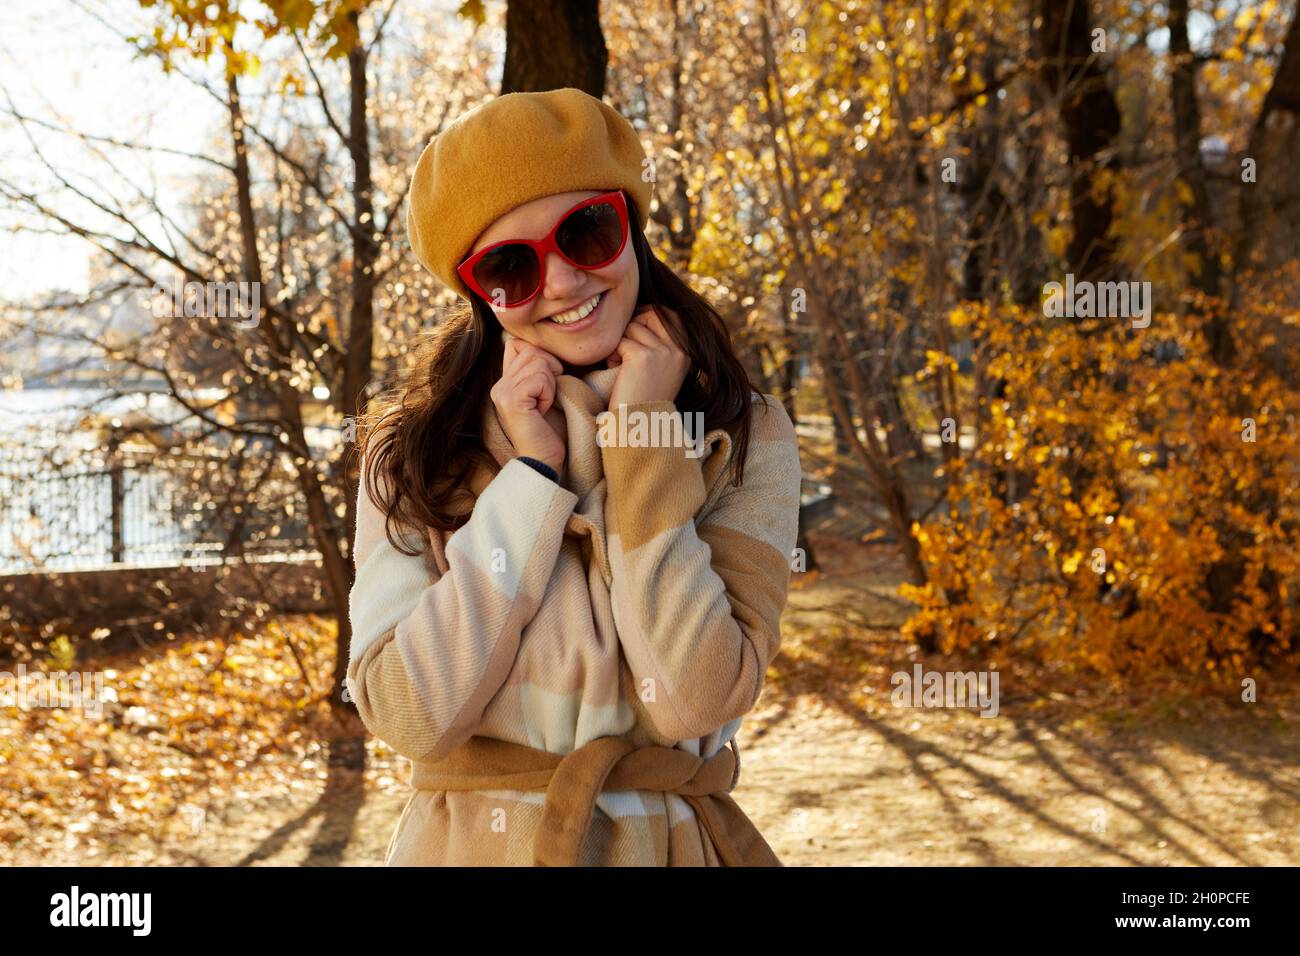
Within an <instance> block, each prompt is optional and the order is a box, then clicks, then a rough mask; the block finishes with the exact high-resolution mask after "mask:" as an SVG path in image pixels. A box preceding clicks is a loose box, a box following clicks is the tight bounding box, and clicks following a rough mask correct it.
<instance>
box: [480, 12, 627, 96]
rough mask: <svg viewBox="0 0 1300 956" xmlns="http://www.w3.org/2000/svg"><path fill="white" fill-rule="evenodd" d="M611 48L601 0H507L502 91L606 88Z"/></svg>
mask: <svg viewBox="0 0 1300 956" xmlns="http://www.w3.org/2000/svg"><path fill="white" fill-rule="evenodd" d="M608 62H609V54H608V52H607V51H606V49H605V34H604V33H602V32H601V29H600V3H599V2H598V0H508V3H507V5H506V62H505V69H504V71H503V73H502V76H501V92H502V93H526V92H536V91H540V90H557V89H561V88H563V87H567V86H573V87H577V88H578V89H580V90H582V91H583V92H585V93H590V94H591V95H592V96H597V97H599V96H603V95H604V93H605V69H606V66H607V64H608Z"/></svg>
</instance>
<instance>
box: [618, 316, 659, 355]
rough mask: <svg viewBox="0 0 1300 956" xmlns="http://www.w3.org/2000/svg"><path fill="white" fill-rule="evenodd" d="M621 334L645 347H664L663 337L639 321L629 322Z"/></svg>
mask: <svg viewBox="0 0 1300 956" xmlns="http://www.w3.org/2000/svg"><path fill="white" fill-rule="evenodd" d="M623 335H624V336H626V337H627V338H629V339H631V340H632V341H634V342H638V343H640V344H641V345H644V346H646V347H647V348H652V349H660V348H663V347H664V341H663V339H661V338H660V337H659V336H658V335H656V334H655V333H654V332H652V331H651V330H650V329H648V328H646V327H645V326H644V325H642V324H641V323H639V322H629V323H628V324H627V329H626V331H624V333H623Z"/></svg>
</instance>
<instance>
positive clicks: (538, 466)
mask: <svg viewBox="0 0 1300 956" xmlns="http://www.w3.org/2000/svg"><path fill="white" fill-rule="evenodd" d="M519 460H520V461H522V462H523V463H524V464H525V465H527V466H528V467H530V468H532V469H533V470H534V471H536V472H538V473H539V474H543V475H545V476H546V477H547V478H549V479H551V481H553V482H555V483H556V484H557V485H558V484H559V483H560V474H559V472H557V471H556V470H555V469H554V468H552V467H551V466H550V465H548V464H546V462H544V461H538V460H537V459H536V458H529V457H528V456H527V455H520V456H519Z"/></svg>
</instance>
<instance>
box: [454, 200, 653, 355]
mask: <svg viewBox="0 0 1300 956" xmlns="http://www.w3.org/2000/svg"><path fill="white" fill-rule="evenodd" d="M603 192H605V190H601V189H588V190H581V191H578V192H568V193H556V194H555V195H552V196H543V197H542V198H541V199H534V200H533V201H532V202H527V203H524V204H523V205H520V206H516V207H515V208H514V209H512V210H510V212H508V213H506V214H505V215H504V216H501V217H500V218H499V219H497V220H496V221H495V222H494V223H492V225H490V226H489V227H488V228H487V229H485V230H484V231H483V232H482V233H480V234H479V237H478V239H477V240H475V242H474V245H473V247H472V248H471V249H470V250H469V252H468V253H467V254H466V255H472V254H473V253H475V252H478V251H479V250H480V249H482V248H484V247H485V246H490V245H492V243H494V242H500V241H502V240H505V239H541V238H542V237H543V236H545V235H546V234H547V233H549V232H550V231H551V229H553V228H554V227H555V224H556V222H557V221H558V220H559V219H560V217H561V216H563V215H564V214H565V213H566V212H567V211H568V210H569V209H571V208H572V207H573V206H574V205H575V204H576V203H579V202H581V201H582V200H584V199H589V198H590V197H592V196H599V195H600V194H601V193H603ZM628 214H629V216H631V215H632V210H631V209H629V210H628ZM544 266H545V279H544V281H543V283H542V288H541V291H540V292H538V294H537V295H536V296H535V297H534V298H533V300H532V301H531V302H525V303H524V304H523V305H521V306H517V307H516V308H512V309H511V308H497V307H496V306H492V311H493V312H494V313H495V314H496V317H497V319H498V320H500V322H501V325H502V326H503V327H504V328H505V329H506V331H508V332H509V333H510V334H511V335H513V336H515V337H516V338H519V339H522V340H523V341H525V342H528V343H530V344H532V345H536V346H537V347H538V348H540V349H543V350H544V351H547V352H550V353H551V354H552V355H554V356H555V357H556V358H558V359H559V360H560V361H561V362H564V363H566V364H568V365H570V366H574V367H582V366H587V365H595V364H597V363H599V362H603V361H604V360H605V359H606V358H607V357H608V356H609V355H611V354H612V353H613V351H614V349H615V348H617V347H618V343H619V342H620V341H621V340H622V338H623V330H624V329H626V328H627V323H628V321H629V320H630V319H631V318H632V311H633V309H634V308H635V307H636V297H637V292H638V289H639V277H638V274H637V264H636V251H635V250H634V249H633V248H632V237H631V236H628V239H627V241H626V242H625V243H624V244H623V251H622V252H621V253H620V254H619V257H618V258H617V259H615V260H614V261H613V262H612V263H610V264H609V265H608V266H605V267H604V268H602V269H592V270H586V269H579V268H578V267H577V266H574V265H572V264H570V263H569V262H567V261H566V260H565V259H564V257H563V256H560V255H557V254H556V253H554V252H550V253H548V254H547V256H546V262H545V263H544ZM593 302H595V304H596V305H595V308H594V309H593V308H592V307H591V306H592V303H593ZM584 313H585V314H584ZM556 318H558V319H559V320H561V321H555V319H556ZM575 318H576V319H577V321H571V320H573V319H575ZM562 322H563V324H562Z"/></svg>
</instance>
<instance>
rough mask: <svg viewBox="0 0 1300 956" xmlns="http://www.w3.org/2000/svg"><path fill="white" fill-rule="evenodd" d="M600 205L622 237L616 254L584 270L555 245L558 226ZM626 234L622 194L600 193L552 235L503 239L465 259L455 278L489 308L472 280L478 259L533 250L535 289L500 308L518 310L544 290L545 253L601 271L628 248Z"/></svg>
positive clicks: (570, 211) (488, 299) (565, 215)
mask: <svg viewBox="0 0 1300 956" xmlns="http://www.w3.org/2000/svg"><path fill="white" fill-rule="evenodd" d="M602 203H608V204H609V205H611V206H613V207H614V209H615V210H616V211H617V212H618V219H619V224H620V226H621V227H622V230H623V235H622V238H620V239H619V242H618V250H617V251H616V252H615V253H614V254H613V255H612V256H610V257H609V258H608V259H606V260H605V261H604V262H598V263H596V264H595V265H591V266H584V265H581V264H580V263H577V262H574V261H573V260H572V259H570V258H569V257H568V256H566V255H565V254H564V252H563V251H562V250H561V249H560V247H559V246H558V245H556V243H555V234H556V233H557V232H558V231H559V229H560V226H562V225H563V224H564V221H565V220H566V219H568V218H569V217H570V216H572V215H573V214H574V213H575V212H577V211H578V210H579V209H586V208H587V207H588V206H598V205H600V204H602ZM628 232H629V227H628V212H627V197H625V196H624V195H623V191H622V190H621V189H615V190H613V191H612V192H607V193H602V194H601V195H599V196H592V197H591V198H589V199H584V200H583V201H582V202H580V203H578V204H577V205H575V206H573V207H572V208H570V209H568V210H566V211H565V212H564V213H563V214H562V215H561V216H560V218H559V219H557V220H556V221H555V225H554V226H552V227H551V231H550V232H548V233H547V234H546V235H545V236H543V237H542V238H541V239H502V240H501V241H500V242H494V243H492V245H490V246H485V247H484V248H482V249H480V250H479V251H478V252H476V253H474V254H473V255H472V256H470V257H469V258H468V259H466V260H465V261H464V262H462V263H461V264H460V265H458V266H457V267H456V274H457V275H459V276H460V277H461V279H462V281H464V283H465V285H467V286H469V287H470V289H472V290H473V291H474V293H475V294H477V295H479V296H480V297H482V298H483V299H484V300H485V301H486V302H488V303H489V304H494V303H493V300H492V296H491V295H489V294H488V292H487V290H486V289H484V288H483V287H482V286H480V285H479V283H478V280H477V279H475V278H474V267H475V266H476V265H478V261H479V260H480V259H482V258H483V257H484V256H486V255H487V254H488V253H489V252H491V251H492V250H493V249H497V248H500V247H501V246H513V245H522V246H528V247H529V248H530V249H532V250H533V252H534V254H536V256H537V261H538V263H539V264H540V265H539V268H538V279H537V288H535V289H534V290H533V291H532V292H531V293H530V294H529V295H528V297H527V298H523V299H520V300H519V301H518V302H507V303H506V304H505V305H504V306H502V308H507V309H517V308H519V306H521V305H527V304H528V303H529V302H531V301H533V299H535V298H537V294H538V293H539V292H541V291H542V289H543V288H544V287H545V286H546V255H547V253H549V252H554V253H555V254H556V255H558V256H559V257H560V258H561V259H563V260H564V261H565V262H567V263H569V265H571V266H573V267H574V268H575V269H582V270H583V271H585V272H590V271H592V270H594V269H603V268H605V266H607V265H609V264H610V263H611V262H613V261H614V260H615V259H617V258H618V257H619V256H621V255H622V254H623V249H624V247H625V246H626V245H627V237H628Z"/></svg>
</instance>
